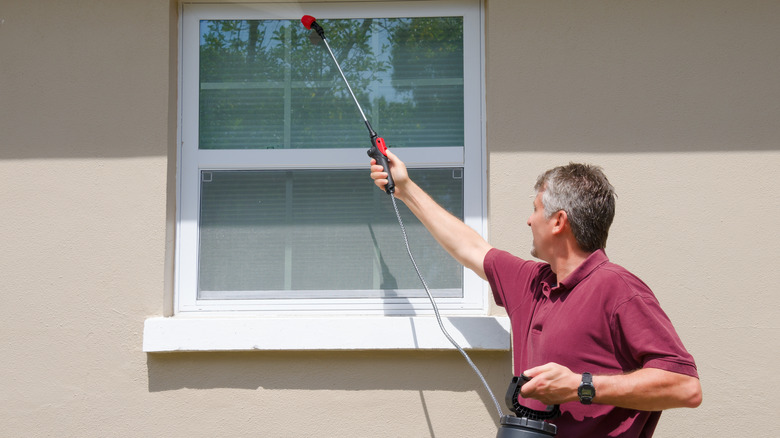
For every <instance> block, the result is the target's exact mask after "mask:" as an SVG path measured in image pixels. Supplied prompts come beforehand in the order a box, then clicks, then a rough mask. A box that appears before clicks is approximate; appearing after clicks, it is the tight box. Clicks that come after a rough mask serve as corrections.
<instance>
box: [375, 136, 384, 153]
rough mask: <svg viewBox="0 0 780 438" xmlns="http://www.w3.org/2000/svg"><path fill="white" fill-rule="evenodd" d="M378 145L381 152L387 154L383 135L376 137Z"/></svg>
mask: <svg viewBox="0 0 780 438" xmlns="http://www.w3.org/2000/svg"><path fill="white" fill-rule="evenodd" d="M376 147H377V148H378V149H379V152H381V153H382V155H384V156H387V145H386V144H385V139H384V138H382V137H377V139H376Z"/></svg>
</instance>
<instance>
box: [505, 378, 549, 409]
mask: <svg viewBox="0 0 780 438" xmlns="http://www.w3.org/2000/svg"><path fill="white" fill-rule="evenodd" d="M530 380H531V378H530V377H528V376H526V375H525V374H521V375H520V377H518V376H514V377H512V382H510V383H509V388H508V389H507V391H506V398H505V401H506V405H507V406H508V407H509V410H510V411H512V412H514V413H515V414H516V415H517V416H518V417H526V418H529V419H532V420H551V419H553V418H558V417H559V416H560V415H561V407H560V405H553V406H547V409H545V410H543V411H540V410H536V409H531V408H528V407H525V406H523V405H521V404H520V401H518V399H517V398H518V396H519V395H520V388H522V387H523V385H524V384H525V382H529V381H530Z"/></svg>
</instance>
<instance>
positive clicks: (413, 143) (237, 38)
mask: <svg viewBox="0 0 780 438" xmlns="http://www.w3.org/2000/svg"><path fill="white" fill-rule="evenodd" d="M320 23H321V24H322V26H323V28H324V29H325V32H326V37H327V38H328V42H329V44H330V46H331V48H332V49H333V52H334V55H335V56H336V58H337V59H338V61H339V63H340V65H341V67H342V69H343V71H344V73H345V75H346V76H347V79H348V80H349V82H350V85H351V86H352V90H353V91H354V93H355V95H356V97H357V99H358V101H359V102H360V105H361V107H362V108H363V111H364V112H365V114H366V117H367V118H368V119H369V121H370V122H371V125H372V127H373V128H374V130H375V131H376V132H377V133H379V135H380V136H382V137H384V138H385V139H386V140H387V142H388V143H389V144H390V145H392V146H404V147H432V146H434V147H435V146H463V142H464V140H463V124H464V120H463V19H462V17H433V18H382V19H377V18H375V19H355V20H320ZM311 34H313V36H312V35H311ZM199 80H200V112H199V114H200V120H199V127H200V135H199V138H200V143H199V147H200V148H201V149H267V148H284V149H299V148H343V147H361V148H362V147H367V145H368V146H370V145H369V144H368V143H369V140H368V135H367V134H368V132H367V130H366V127H365V124H364V123H363V120H362V118H361V116H360V113H359V111H358V109H357V106H356V105H355V103H354V101H353V100H352V97H351V96H350V94H349V92H348V90H347V88H346V85H345V84H344V82H343V80H342V79H341V75H340V74H339V72H338V69H337V67H336V64H335V63H334V62H333V59H332V58H331V57H330V54H329V53H328V51H327V48H326V47H325V45H324V43H323V42H322V41H321V40H320V39H319V37H318V36H317V35H316V33H313V32H311V31H308V30H306V29H305V28H304V27H303V26H302V25H301V23H300V22H299V21H298V20H203V21H201V23H200V79H199Z"/></svg>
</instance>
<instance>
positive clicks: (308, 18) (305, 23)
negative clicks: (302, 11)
mask: <svg viewBox="0 0 780 438" xmlns="http://www.w3.org/2000/svg"><path fill="white" fill-rule="evenodd" d="M316 20H317V19H316V18H314V17H312V16H311V15H304V16H303V18H301V23H303V27H305V28H306V29H311V24H312V23H314V22H315V21H316Z"/></svg>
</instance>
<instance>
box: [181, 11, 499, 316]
mask: <svg viewBox="0 0 780 438" xmlns="http://www.w3.org/2000/svg"><path fill="white" fill-rule="evenodd" d="M302 9H303V8H301V6H300V5H299V4H279V3H274V4H270V3H267V4H220V5H210V4H185V5H184V6H183V18H182V26H181V32H182V33H181V45H182V52H181V57H182V60H181V150H180V163H179V164H180V166H179V199H178V202H179V205H178V207H179V208H178V215H179V217H178V239H177V254H176V261H177V263H176V279H177V281H176V295H175V297H176V306H175V311H176V312H177V313H178V314H199V313H203V312H213V313H216V314H219V313H221V312H230V313H231V314H234V313H235V312H256V313H261V314H269V315H288V314H295V315H300V314H377V315H411V314H426V313H430V303H429V302H428V300H427V297H426V295H425V292H424V290H423V289H422V286H421V284H420V282H419V280H418V278H417V276H416V274H415V272H414V269H413V267H412V265H411V262H410V261H409V258H408V256H407V254H406V250H405V247H404V242H403V239H402V236H401V232H400V228H399V226H398V223H397V220H396V217H395V213H394V212H393V208H392V203H391V201H390V199H389V197H388V195H386V194H384V193H383V192H382V191H380V190H379V189H377V188H376V187H375V186H374V185H373V183H372V181H371V180H370V178H369V177H368V160H369V158H368V156H367V155H366V153H365V151H366V150H367V149H368V147H369V146H370V142H369V137H368V131H367V130H366V127H365V125H364V124H363V121H362V118H361V116H360V113H359V112H358V110H357V107H356V106H355V103H354V101H353V100H352V98H351V96H350V95H349V92H348V91H347V88H346V86H345V85H344V82H343V80H342V79H341V76H340V75H339V73H338V70H337V68H336V65H335V63H334V62H333V60H332V59H331V58H330V55H329V54H328V52H327V49H326V48H325V46H324V45H323V44H322V42H321V41H318V37H316V34H314V35H315V36H312V35H311V34H312V32H311V31H308V30H306V29H305V28H304V27H303V26H302V25H301V23H300V18H301V16H302V15H303V14H311V15H314V16H315V17H317V19H318V20H317V21H318V22H319V23H320V24H321V25H322V26H323V28H324V29H325V35H326V38H327V39H328V42H329V43H330V45H331V48H332V49H333V51H334V54H335V56H336V57H337V59H338V60H339V63H340V64H341V67H342V69H343V70H344V73H345V74H346V76H347V78H348V79H349V81H350V85H351V86H352V89H353V91H354V92H355V95H356V97H357V99H358V101H359V102H360V104H361V106H362V108H363V110H364V112H365V114H366V117H367V118H368V119H369V121H370V122H371V125H372V127H373V128H374V130H375V131H376V132H377V133H379V135H380V136H382V137H384V138H385V140H386V141H387V144H388V146H390V147H391V148H392V150H393V151H394V152H396V153H397V154H399V155H400V156H401V157H402V158H403V159H404V161H405V162H406V163H407V165H408V166H409V168H410V169H411V172H412V175H413V177H414V179H415V181H416V182H417V183H418V184H420V185H421V186H423V187H424V188H425V189H426V190H427V191H428V192H429V193H431V195H432V196H433V197H434V198H435V199H436V200H437V201H438V202H439V203H440V204H441V205H442V206H444V207H445V208H447V209H448V210H449V211H450V212H452V213H453V214H455V215H456V216H459V217H461V218H463V219H464V220H465V221H466V222H467V223H468V224H469V225H471V226H472V227H473V228H475V229H476V230H478V231H480V232H483V231H484V228H485V224H484V163H483V151H484V147H483V143H484V140H483V134H484V133H483V114H482V108H483V105H482V100H483V99H482V82H483V81H482V62H481V59H482V54H481V50H482V49H481V47H482V29H481V17H480V5H479V2H478V1H455V2H399V3H375V2H371V3H349V4H345V3H336V4H324V3H314V4H310V5H306V8H305V9H306V10H305V11H302ZM367 17H368V18H367ZM399 207H400V208H401V214H402V216H403V218H404V222H405V226H406V229H407V232H408V234H409V241H410V243H411V245H412V252H413V254H414V256H415V258H416V260H417V262H418V265H419V266H420V268H421V270H422V273H423V275H424V276H425V278H426V281H427V282H428V284H429V286H430V288H431V291H432V292H433V294H434V296H435V297H436V298H437V304H438V305H439V307H440V309H441V310H442V311H443V312H444V313H449V314H484V313H485V309H486V305H487V304H486V303H487V296H486V293H487V292H486V287H485V285H484V283H483V282H482V281H481V280H480V279H479V278H478V277H477V276H476V275H474V274H473V273H471V272H468V271H464V269H463V268H462V267H460V266H459V265H458V264H457V262H455V261H454V260H453V259H452V258H450V256H449V255H447V254H446V252H444V251H443V250H442V249H441V248H440V247H439V245H438V244H437V243H436V242H435V241H434V240H433V239H432V238H431V237H430V236H429V234H428V233H427V231H425V229H424V228H423V227H422V225H421V224H420V223H419V222H418V221H417V220H416V218H414V216H413V215H412V214H411V213H410V212H409V211H408V210H406V208H405V207H404V206H403V205H402V203H400V202H399Z"/></svg>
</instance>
